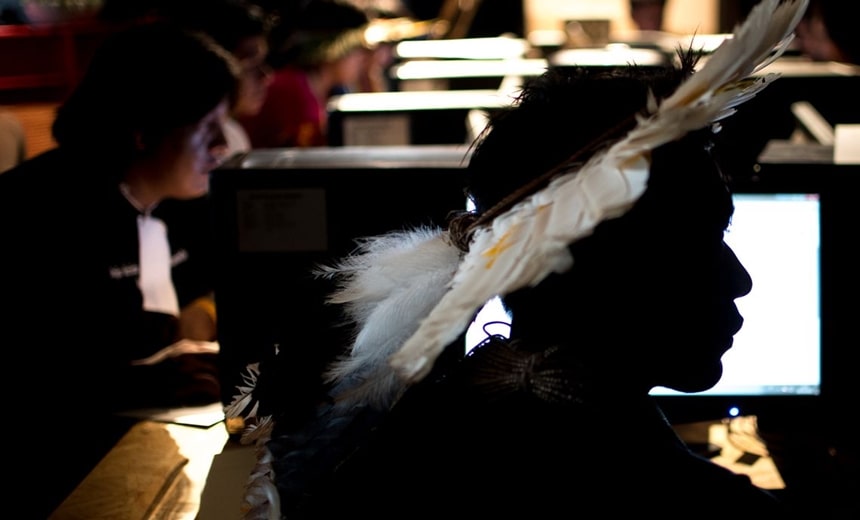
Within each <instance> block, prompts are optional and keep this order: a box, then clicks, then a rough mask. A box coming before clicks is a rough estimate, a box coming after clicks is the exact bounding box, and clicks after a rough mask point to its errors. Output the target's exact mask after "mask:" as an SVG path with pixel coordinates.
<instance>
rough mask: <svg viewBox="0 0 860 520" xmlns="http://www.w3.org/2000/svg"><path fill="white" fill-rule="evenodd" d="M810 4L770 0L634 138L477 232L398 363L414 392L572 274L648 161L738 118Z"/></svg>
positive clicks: (628, 200)
mask: <svg viewBox="0 0 860 520" xmlns="http://www.w3.org/2000/svg"><path fill="white" fill-rule="evenodd" d="M807 3H808V0H789V1H787V2H779V1H778V0H763V1H762V2H760V3H759V4H757V5H756V6H755V8H753V10H752V11H751V12H750V14H749V16H748V17H747V19H746V20H745V22H744V23H743V24H742V25H740V26H739V27H738V28H736V31H735V33H734V36H733V37H732V38H730V39H727V40H726V41H724V42H723V44H722V45H721V46H720V47H719V48H718V49H717V50H716V51H714V53H713V54H712V55H711V56H710V58H709V59H708V60H707V61H706V63H705V65H704V66H703V67H702V69H701V70H700V71H698V72H697V73H696V74H694V75H693V76H692V77H691V78H690V79H689V80H688V81H686V82H684V84H682V85H681V86H680V87H679V88H678V89H677V90H676V92H675V93H674V94H673V95H672V96H670V97H669V98H667V99H666V100H664V102H663V103H661V104H660V106H659V108H658V109H657V111H656V113H654V114H652V115H651V116H650V117H647V118H642V119H640V121H639V122H638V124H637V126H636V128H634V129H633V130H632V131H631V132H630V133H629V134H628V135H627V136H625V137H624V138H623V139H622V140H620V141H618V142H616V143H615V144H614V145H613V146H612V147H610V148H609V149H608V150H607V151H605V152H604V153H601V154H599V155H596V156H594V157H593V158H592V159H591V160H589V161H588V162H587V163H586V164H585V165H584V166H582V167H581V168H580V169H579V170H577V171H570V172H567V173H564V174H563V175H561V176H560V177H558V178H556V180H554V181H553V182H552V183H550V184H549V185H548V186H547V187H546V188H544V189H543V190H541V191H539V192H537V193H535V194H534V195H532V196H530V197H528V198H527V199H525V200H523V201H521V202H520V203H518V204H517V205H515V206H514V207H512V208H511V209H510V210H508V211H507V212H506V213H505V214H503V215H501V216H499V217H497V218H496V219H495V220H494V221H493V223H492V225H491V226H489V227H487V228H483V229H481V230H479V231H478V232H477V233H476V234H475V236H474V238H473V242H472V244H471V245H470V250H469V253H468V254H467V255H466V256H465V257H464V258H463V260H462V262H461V263H460V267H459V269H458V270H457V273H456V274H455V275H454V279H453V283H452V285H451V288H450V290H449V291H447V292H446V293H445V294H444V296H442V299H441V300H440V301H439V303H438V304H437V305H436V306H435V307H433V309H432V311H430V313H429V314H428V315H427V317H426V318H425V319H424V320H423V321H422V322H421V324H420V326H419V327H418V329H417V330H416V331H415V333H414V334H413V335H412V336H411V337H409V339H408V340H407V341H406V342H405V343H404V344H403V346H402V348H401V349H400V350H399V351H397V352H396V353H395V354H394V355H393V356H392V357H391V365H392V367H394V369H395V370H396V371H397V373H398V374H400V376H401V377H402V378H403V379H404V380H405V381H406V383H407V384H408V383H413V382H416V381H418V380H420V379H422V378H423V377H424V376H426V375H427V373H428V372H429V371H430V369H431V368H432V366H433V363H434V361H435V360H436V357H437V356H438V355H439V353H440V352H441V351H442V350H443V349H444V348H445V346H447V345H448V344H449V343H450V342H451V341H453V340H455V339H456V338H457V337H458V336H459V335H460V334H461V333H462V331H463V330H464V329H465V328H466V327H467V326H468V324H469V322H470V321H471V319H472V317H473V316H474V313H475V312H476V311H477V310H478V309H480V308H481V306H482V305H483V304H484V303H485V302H487V301H488V300H489V299H490V298H492V297H493V296H496V295H499V294H508V293H510V292H512V291H515V290H517V289H520V288H522V287H526V286H530V285H535V284H537V283H538V282H540V281H541V280H543V278H544V277H546V276H547V275H548V274H549V273H551V272H561V271H564V270H566V269H569V268H570V266H571V265H572V263H573V259H572V258H571V257H570V254H569V252H568V250H567V245H568V244H570V243H572V242H573V241H575V240H577V239H579V238H582V237H584V236H586V235H588V234H590V233H591V232H592V231H593V230H594V227H595V226H596V225H597V224H598V223H599V222H601V221H602V220H604V219H607V218H611V217H613V216H618V215H620V214H622V213H624V212H625V211H626V210H627V209H629V208H630V207H631V206H632V205H633V203H634V202H635V201H636V200H637V199H638V198H639V196H640V195H641V194H642V192H643V191H644V189H645V185H646V183H647V180H648V167H649V165H648V162H647V156H648V151H650V150H653V149H654V148H656V147H658V146H660V145H662V144H665V143H667V142H670V141H672V140H675V139H677V138H679V137H681V136H683V135H684V134H686V133H687V132H689V131H691V130H694V129H698V128H702V127H704V126H707V125H708V124H709V123H711V122H713V121H716V120H719V119H722V118H723V117H726V116H727V115H730V114H731V113H732V112H733V111H734V107H735V106H737V105H738V104H739V103H740V102H742V101H744V100H746V99H749V98H750V97H751V96H753V95H755V93H757V92H758V91H759V90H761V89H762V88H764V86H766V85H767V84H768V83H770V81H772V80H773V79H774V78H775V76H774V75H765V76H764V77H761V78H757V79H749V75H750V74H752V73H754V72H755V71H757V70H760V67H761V66H763V65H765V64H767V63H770V62H771V61H773V60H774V59H776V58H777V57H778V56H779V55H781V54H782V52H784V50H785V48H786V46H787V45H788V43H789V42H790V41H791V38H792V35H793V30H794V26H795V25H796V24H797V22H798V21H799V20H800V18H801V17H802V15H803V12H804V11H805V9H806V7H807Z"/></svg>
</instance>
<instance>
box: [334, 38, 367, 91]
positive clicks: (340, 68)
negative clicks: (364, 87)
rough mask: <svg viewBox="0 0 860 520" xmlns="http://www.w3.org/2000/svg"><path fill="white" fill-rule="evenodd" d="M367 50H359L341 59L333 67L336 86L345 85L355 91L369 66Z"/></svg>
mask: <svg viewBox="0 0 860 520" xmlns="http://www.w3.org/2000/svg"><path fill="white" fill-rule="evenodd" d="M366 59H367V55H366V54H365V50H364V49H361V48H358V49H354V50H352V51H350V52H349V53H348V54H347V55H346V56H344V57H342V58H341V59H339V60H338V61H337V62H336V63H335V64H334V67H333V70H334V84H335V85H345V86H348V87H350V89H353V90H355V89H356V87H357V85H358V82H359V78H360V77H361V74H362V72H363V71H364V69H365V67H366V66H367V61H366Z"/></svg>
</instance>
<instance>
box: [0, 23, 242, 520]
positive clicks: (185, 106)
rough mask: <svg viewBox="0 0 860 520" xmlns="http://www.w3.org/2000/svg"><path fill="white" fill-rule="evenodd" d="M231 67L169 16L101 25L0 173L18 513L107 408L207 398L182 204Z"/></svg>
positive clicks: (215, 148) (85, 453)
mask: <svg viewBox="0 0 860 520" xmlns="http://www.w3.org/2000/svg"><path fill="white" fill-rule="evenodd" d="M238 74H239V72H238V65H237V64H236V63H235V61H234V59H233V57H232V56H231V55H230V54H229V53H227V52H226V51H224V50H223V49H222V48H221V47H220V46H218V45H217V44H215V43H214V42H213V41H212V40H211V39H210V38H206V37H204V36H202V35H200V34H196V33H194V34H192V33H190V32H188V31H185V30H181V29H179V28H178V27H176V26H175V25H165V24H160V23H159V24H155V23H153V24H141V25H136V26H134V27H132V28H130V29H128V30H125V31H122V32H118V33H115V34H113V35H112V36H111V37H109V39H108V40H106V41H105V42H104V43H103V45H102V46H101V47H100V48H99V49H98V50H97V52H96V53H95V55H94V56H93V58H92V61H91V62H90V66H89V67H88V69H87V71H86V73H85V75H84V77H83V78H82V79H81V81H80V82H79V84H78V85H77V87H76V89H75V90H74V91H73V92H72V93H71V95H70V96H69V97H68V98H67V99H66V100H65V101H64V102H63V104H62V105H61V106H60V108H59V109H58V111H57V115H56V119H55V121H54V123H53V126H52V133H53V137H54V139H55V141H56V142H57V143H58V144H57V146H56V147H55V148H53V149H51V150H48V151H46V152H43V153H41V154H39V155H37V156H35V157H33V158H31V159H28V160H27V161H25V162H23V163H21V164H20V165H18V166H17V167H15V168H13V169H12V170H9V171H7V172H5V173H4V174H2V175H0V240H2V242H3V244H4V254H3V255H2V260H0V267H2V268H0V287H2V290H0V305H2V310H1V311H0V317H2V318H0V319H2V324H0V331H2V332H0V344H2V345H3V351H4V353H5V355H6V364H5V366H6V367H7V374H8V375H9V376H10V377H11V380H7V384H8V387H9V388H10V389H14V391H15V393H16V402H15V409H16V414H18V415H19V417H24V418H27V419H28V424H27V425H26V426H24V430H25V431H24V433H23V434H22V438H23V439H25V440H24V441H23V442H25V443H26V452H27V455H26V457H21V458H20V459H19V462H20V467H18V466H19V465H18V464H13V468H12V474H14V475H15V478H14V479H13V480H14V481H15V482H19V483H21V484H20V485H21V489H20V491H21V493H20V494H23V492H24V491H25V490H26V491H27V492H28V493H32V492H36V493H37V494H38V497H39V499H38V500H36V501H32V502H30V503H29V504H28V505H27V509H28V513H31V516H32V517H33V518H45V517H47V515H48V513H50V512H51V511H52V510H53V509H55V508H56V507H57V506H58V505H59V503H60V502H61V501H62V500H63V499H64V498H65V497H66V496H67V495H68V494H69V493H70V492H71V491H72V490H73V489H74V487H75V486H76V485H77V484H78V483H79V482H80V481H81V480H82V479H83V478H84V477H85V476H86V474H87V473H88V472H89V471H90V470H91V469H92V468H93V467H94V466H95V465H96V464H97V463H98V461H99V460H100V459H101V458H102V457H103V456H104V455H105V454H106V453H107V452H108V451H109V450H110V449H111V447H112V446H113V445H114V444H115V443H116V441H117V440H118V439H119V438H120V437H121V436H122V435H123V434H124V433H125V432H126V431H127V430H128V428H129V427H130V426H131V423H130V422H129V420H128V419H122V418H121V417H119V416H118V415H117V414H118V413H120V412H123V411H126V410H128V409H141V408H157V407H177V406H193V405H202V404H208V403H214V402H217V401H218V400H219V399H220V383H219V377H218V373H217V343H215V342H214V340H215V339H216V325H217V322H216V315H215V312H214V300H213V297H212V290H213V286H212V281H211V276H210V275H211V260H212V256H211V255H210V251H209V246H210V242H209V239H210V231H211V230H210V229H209V222H208V215H207V214H205V213H202V212H191V211H186V210H185V209H183V207H184V205H185V204H194V203H195V201H197V200H200V199H201V198H202V197H204V196H205V195H206V193H207V192H208V188H209V172H210V171H211V170H212V169H213V168H215V167H216V166H218V164H220V162H221V161H222V160H223V159H224V157H225V155H226V153H227V142H226V139H225V136H224V132H223V129H222V125H223V122H224V121H225V119H226V118H227V117H228V114H229V112H230V109H231V104H232V102H233V100H234V99H235V95H236V89H237V82H238ZM159 353H161V354H166V355H163V356H159ZM22 426H23V425H22ZM14 491H15V490H13V494H14V495H18V494H19V493H14Z"/></svg>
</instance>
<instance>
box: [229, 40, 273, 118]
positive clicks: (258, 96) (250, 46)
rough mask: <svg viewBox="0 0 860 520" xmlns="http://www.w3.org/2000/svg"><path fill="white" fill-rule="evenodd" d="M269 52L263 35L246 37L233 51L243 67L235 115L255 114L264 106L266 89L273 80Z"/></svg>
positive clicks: (234, 110)
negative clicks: (267, 62)
mask: <svg viewBox="0 0 860 520" xmlns="http://www.w3.org/2000/svg"><path fill="white" fill-rule="evenodd" d="M268 52H269V47H268V44H267V42H266V39H265V38H264V37H263V36H252V37H249V38H245V39H244V40H242V42H241V43H240V44H239V47H238V48H237V49H236V50H235V51H234V52H233V55H234V56H235V57H236V59H237V60H239V65H240V66H241V68H242V70H241V74H240V77H239V94H238V96H237V101H236V106H235V107H234V108H233V112H234V115H237V116H253V115H255V114H257V113H259V112H260V109H261V108H262V107H263V102H264V101H265V100H266V90H267V89H268V87H269V83H271V82H272V72H271V70H270V69H269V66H268V65H267V64H266V55H267V54H268Z"/></svg>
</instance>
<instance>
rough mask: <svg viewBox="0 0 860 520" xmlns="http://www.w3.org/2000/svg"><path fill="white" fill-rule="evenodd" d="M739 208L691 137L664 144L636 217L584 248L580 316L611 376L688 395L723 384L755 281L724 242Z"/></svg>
mask: <svg viewBox="0 0 860 520" xmlns="http://www.w3.org/2000/svg"><path fill="white" fill-rule="evenodd" d="M732 211H733V205H732V201H731V195H730V193H729V191H728V189H727V187H726V185H725V183H724V181H723V180H722V178H721V176H720V173H719V171H718V169H717V168H716V166H715V164H714V162H713V161H712V160H711V158H710V157H709V155H708V152H706V151H705V150H704V149H703V146H702V144H701V143H700V142H697V141H696V140H685V141H682V142H681V143H678V144H671V145H667V146H664V147H663V148H661V149H658V150H655V152H654V154H653V162H652V174H651V179H650V181H649V186H648V190H647V191H646V192H645V194H644V195H643V196H642V198H641V199H640V200H639V201H638V202H637V204H636V205H635V206H634V208H633V209H631V211H630V212H629V213H627V214H626V215H625V216H624V217H622V218H620V219H616V220H614V221H607V222H606V223H605V225H602V226H601V227H600V228H598V230H597V231H596V232H595V234H594V235H593V236H592V237H590V238H588V239H586V240H583V241H581V243H577V244H574V246H573V247H572V250H573V254H574V259H575V260H574V268H573V270H572V273H576V274H575V276H574V277H573V279H572V281H571V282H570V283H572V284H575V285H573V286H571V287H570V288H569V289H568V290H569V291H570V292H571V294H572V295H574V296H572V297H571V299H575V300H576V301H577V303H576V304H575V305H576V308H575V310H574V313H573V314H572V316H577V315H579V316H581V317H582V319H581V320H578V321H579V322H580V323H581V324H582V328H581V330H582V332H583V333H584V334H589V335H592V336H593V338H592V340H590V343H593V344H594V345H596V350H595V353H594V355H595V356H597V357H598V358H599V359H601V360H602V361H601V364H602V365H604V366H605V367H606V370H607V371H608V372H609V373H610V375H609V376H608V378H609V379H613V380H614V379H616V378H617V381H622V380H623V381H624V382H625V383H629V384H632V385H634V386H636V387H637V388H638V389H639V390H650V389H651V388H652V387H653V386H666V387H669V388H673V389H675V390H679V391H685V392H692V391H701V390H705V389H708V388H710V387H712V386H713V385H715V384H716V383H717V382H718V381H719V379H720V378H721V376H722V362H721V357H722V356H723V354H724V353H725V352H726V351H727V350H729V349H730V348H731V346H732V342H733V335H734V334H735V333H736V332H737V331H738V330H739V329H740V327H741V324H742V323H743V319H742V317H741V315H740V313H739V312H738V309H737V306H736V305H735V301H734V300H735V299H736V298H738V297H741V296H743V295H745V294H747V293H748V292H749V291H750V289H751V284H752V282H751V280H750V277H749V274H748V273H747V271H746V270H745V269H744V267H743V266H742V265H741V263H740V262H739V261H738V259H737V257H736V256H735V254H734V252H733V251H732V250H731V249H730V248H729V246H728V245H726V244H725V242H724V241H723V234H724V232H725V230H726V228H727V226H728V225H729V221H730V218H731V214H732ZM569 311H570V309H568V312H569ZM578 329H579V324H577V326H572V327H570V330H571V333H572V334H573V335H574V337H576V336H577V330H578ZM612 374H614V375H612Z"/></svg>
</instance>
